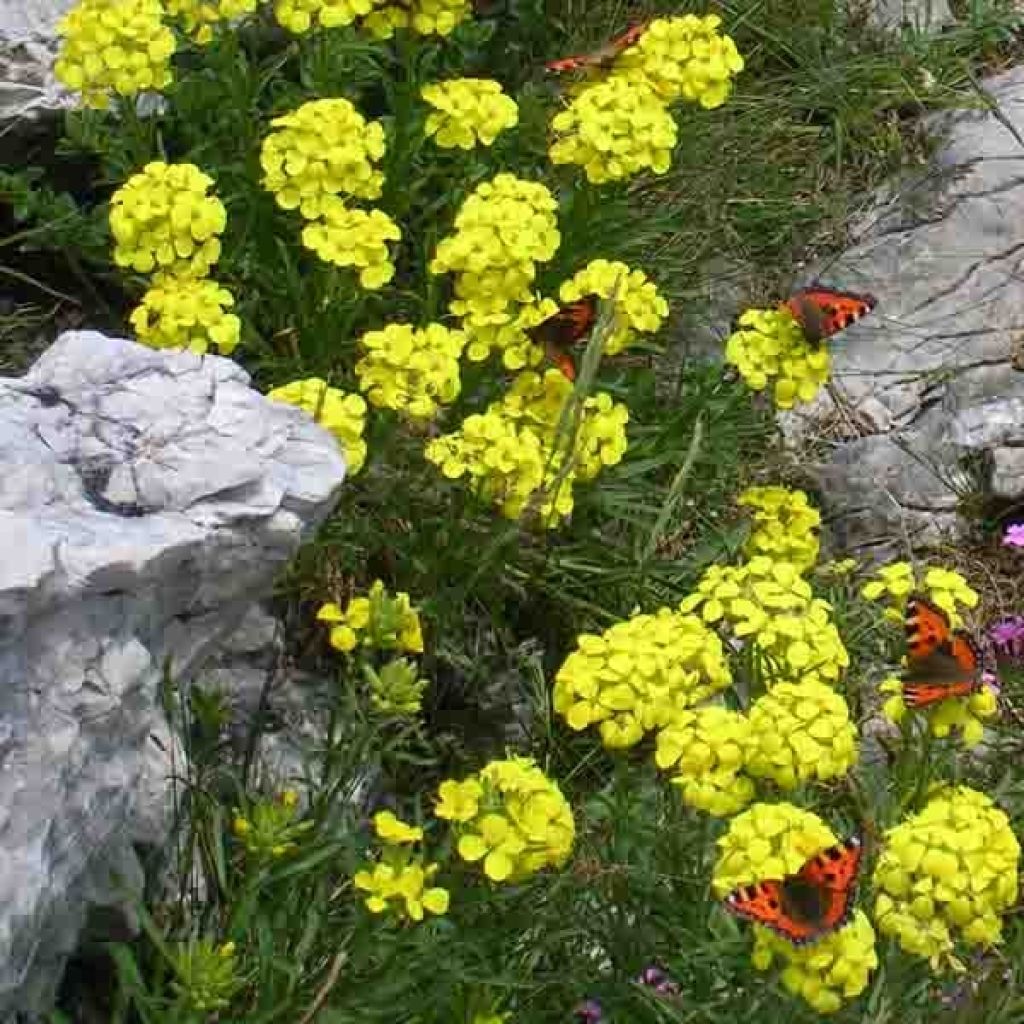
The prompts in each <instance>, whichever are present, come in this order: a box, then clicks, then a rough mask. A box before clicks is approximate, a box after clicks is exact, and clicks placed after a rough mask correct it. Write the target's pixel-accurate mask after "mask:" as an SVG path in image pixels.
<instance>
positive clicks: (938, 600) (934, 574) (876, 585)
mask: <svg viewBox="0 0 1024 1024" xmlns="http://www.w3.org/2000/svg"><path fill="white" fill-rule="evenodd" d="M913 593H923V594H925V595H927V597H928V599H929V600H930V601H931V602H932V604H934V605H936V606H937V607H939V608H941V609H942V610H943V611H944V612H945V613H946V615H948V616H949V621H950V624H951V625H952V626H953V628H954V629H959V628H960V627H961V626H963V618H962V616H961V614H960V608H959V606H960V605H963V607H964V608H975V607H977V604H978V592H977V591H976V590H974V589H972V588H971V587H970V586H969V585H968V583H967V580H965V579H964V577H963V576H961V575H960V573H958V572H957V571H956V570H955V569H943V568H941V567H939V566H932V567H931V568H929V569H926V570H925V573H924V575H923V576H922V577H920V579H919V578H918V574H917V573H916V572H915V571H914V567H913V566H912V565H911V564H910V563H909V562H891V563H889V565H883V566H882V567H881V568H880V569H879V570H878V571H877V573H876V574H875V578H874V579H873V580H869V581H868V582H867V583H865V584H864V586H863V587H862V588H861V596H862V597H864V598H865V599H866V600H868V601H880V600H884V601H885V602H886V604H887V605H888V606H889V607H888V608H887V609H886V613H885V614H886V618H888V619H891V620H892V621H893V622H898V623H902V622H903V616H904V614H905V612H906V607H907V598H908V597H909V596H910V595H911V594H913Z"/></svg>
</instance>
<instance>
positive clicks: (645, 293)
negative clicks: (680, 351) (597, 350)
mask: <svg viewBox="0 0 1024 1024" xmlns="http://www.w3.org/2000/svg"><path fill="white" fill-rule="evenodd" d="M587 295H596V296H598V297H599V298H602V299H610V298H612V296H613V295H614V296H615V305H614V309H613V316H614V324H613V327H612V332H611V334H610V335H609V337H608V340H607V342H606V343H605V347H604V351H605V353H606V354H607V355H610V356H612V355H615V354H616V353H618V352H621V351H622V350H623V349H624V348H625V347H626V346H627V345H630V344H632V343H633V341H634V340H635V339H636V335H637V334H654V333H655V332H656V331H658V330H659V329H660V328H661V325H662V323H663V322H664V320H665V317H667V316H668V303H667V302H666V301H665V300H664V299H663V298H662V297H661V295H659V294H658V289H657V286H656V285H655V284H654V282H653V281H649V280H648V279H647V275H646V274H645V273H644V272H643V271H642V270H630V269H629V267H628V266H626V264H625V263H619V262H615V261H611V260H592V261H591V262H590V263H588V264H587V265H586V266H585V267H584V268H583V269H582V270H580V271H578V272H577V273H576V274H574V275H573V277H572V278H571V279H570V280H568V281H566V282H565V283H564V284H562V286H561V287H560V288H559V290H558V296H559V298H560V299H561V300H562V302H575V301H576V300H577V299H582V298H584V297H585V296H587Z"/></svg>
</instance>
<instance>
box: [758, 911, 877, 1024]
mask: <svg viewBox="0 0 1024 1024" xmlns="http://www.w3.org/2000/svg"><path fill="white" fill-rule="evenodd" d="M775 960H779V961H780V965H781V968H782V973H781V979H782V984H783V985H784V986H785V988H786V989H787V990H788V991H790V992H792V993H793V995H795V996H799V997H800V998H801V999H804V1000H805V1001H806V1002H808V1003H809V1004H810V1005H811V1006H812V1007H813V1008H814V1009H815V1010H817V1011H818V1013H835V1011H836V1010H838V1009H839V1008H840V1006H842V1003H843V1000H844V999H853V998H854V997H855V996H858V995H860V993H861V992H863V991H864V989H865V988H867V985H868V979H869V977H870V975H871V972H872V971H873V970H874V969H875V968H876V967H877V966H878V954H877V952H876V951H875V930H874V928H872V927H871V922H870V921H869V920H868V918H867V915H866V914H865V913H864V912H863V911H862V910H858V911H855V913H854V915H853V918H852V919H851V921H850V923H849V924H847V925H845V926H844V927H842V928H840V929H839V930H838V931H834V932H831V933H830V934H828V935H825V936H824V937H823V938H821V939H819V940H818V941H817V942H815V943H813V944H810V945H806V946H794V945H793V943H792V942H789V941H787V940H786V939H784V938H782V936H780V935H775V934H774V933H772V932H770V931H769V930H768V929H767V928H755V929H754V950H753V953H752V954H751V961H752V963H753V964H754V966H755V967H756V968H757V969H758V970H762V971H763V970H767V969H768V968H769V967H770V966H771V965H772V962H773V961H775Z"/></svg>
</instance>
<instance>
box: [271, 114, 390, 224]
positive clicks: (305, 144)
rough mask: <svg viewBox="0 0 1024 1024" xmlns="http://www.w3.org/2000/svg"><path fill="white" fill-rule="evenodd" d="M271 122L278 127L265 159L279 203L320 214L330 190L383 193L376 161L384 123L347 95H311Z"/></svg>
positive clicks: (369, 196)
mask: <svg viewBox="0 0 1024 1024" xmlns="http://www.w3.org/2000/svg"><path fill="white" fill-rule="evenodd" d="M270 124H271V126H272V127H273V128H276V129H277V131H274V132H271V133H270V134H269V135H268V136H267V137H266V138H265V139H264V140H263V148H262V150H261V152H260V164H261V165H262V167H263V172H264V177H263V184H264V187H266V188H267V189H268V190H269V191H271V192H273V193H274V198H275V199H276V200H277V203H278V205H279V206H281V207H283V208H284V209H286V210H295V209H298V210H299V211H300V212H301V213H302V216H303V217H305V218H306V220H315V219H316V218H317V217H319V216H321V214H322V213H323V209H322V203H323V200H324V198H325V197H327V196H338V195H341V194H343V193H344V194H345V195H350V196H356V197H358V198H360V199H377V198H378V197H379V196H380V192H381V186H382V184H383V182H384V175H383V174H381V172H380V171H379V170H377V169H376V167H375V166H374V165H375V164H376V163H378V162H379V161H380V160H381V158H382V157H383V156H384V128H383V127H382V125H381V124H380V122H379V121H370V122H367V121H366V120H365V119H364V118H363V116H362V114H360V113H359V111H358V110H356V108H355V107H354V106H352V104H351V103H349V101H348V100H344V99H324V100H311V101H310V102H309V103H303V104H302V106H301V107H299V108H298V109H297V110H293V111H292V112H291V113H289V114H284V115H283V116H281V117H276V118H274V120H273V121H271V122H270Z"/></svg>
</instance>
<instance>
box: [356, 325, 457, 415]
mask: <svg viewBox="0 0 1024 1024" xmlns="http://www.w3.org/2000/svg"><path fill="white" fill-rule="evenodd" d="M359 344H360V346H361V347H362V349H363V352H364V355H363V357H362V358H361V359H360V360H359V362H358V363H356V376H357V377H358V378H359V387H360V388H361V389H362V391H363V392H364V393H365V394H366V397H367V398H368V399H369V400H370V404H371V405H375V406H378V407H382V408H385V409H396V410H401V411H404V412H406V413H408V414H409V416H411V417H413V418H414V419H431V418H432V417H433V416H435V415H436V414H437V412H438V409H439V407H440V406H442V405H449V404H450V403H451V402H454V401H455V399H456V398H457V397H458V394H459V390H460V388H461V386H462V384H461V380H460V377H459V356H460V355H461V354H462V349H463V346H464V345H465V344H466V338H465V335H464V334H463V333H462V332H461V331H453V330H451V329H450V328H448V327H444V326H442V325H441V324H428V325H427V326H426V327H425V328H422V329H417V328H414V327H410V326H409V325H408V324H389V325H388V326H387V327H385V328H384V329H383V330H380V331H367V332H366V333H365V334H364V335H363V336H362V337H361V338H360V339H359Z"/></svg>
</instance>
